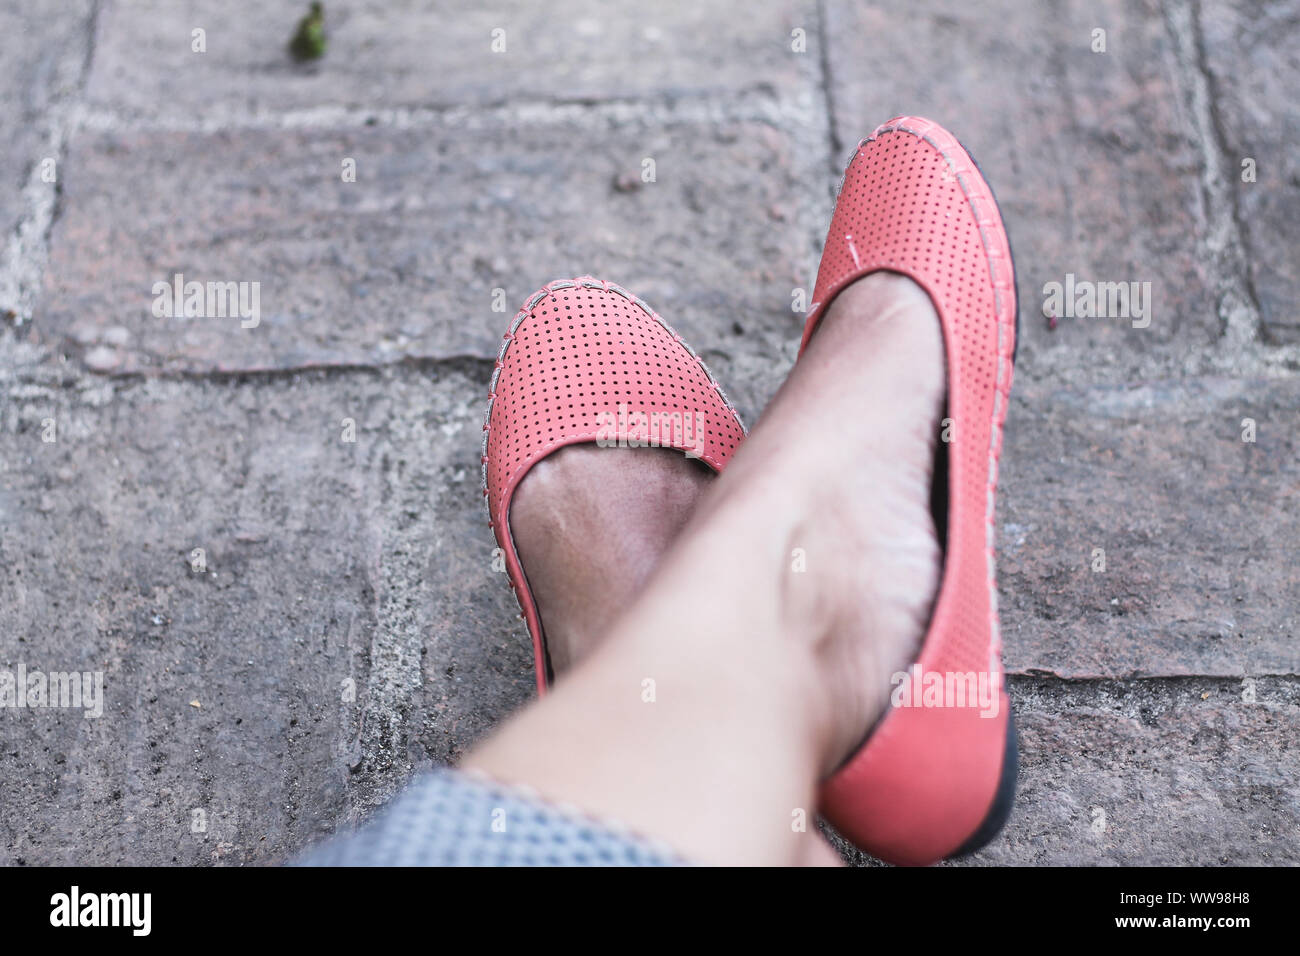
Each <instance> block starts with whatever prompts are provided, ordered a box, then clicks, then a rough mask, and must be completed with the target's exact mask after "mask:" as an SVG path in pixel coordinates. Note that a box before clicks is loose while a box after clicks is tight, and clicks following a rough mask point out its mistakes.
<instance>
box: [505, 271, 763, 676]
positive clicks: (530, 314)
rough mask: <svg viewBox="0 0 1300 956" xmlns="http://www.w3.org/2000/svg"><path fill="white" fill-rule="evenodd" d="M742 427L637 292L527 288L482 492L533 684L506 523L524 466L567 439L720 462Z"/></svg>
mask: <svg viewBox="0 0 1300 956" xmlns="http://www.w3.org/2000/svg"><path fill="white" fill-rule="evenodd" d="M744 436H745V429H744V426H743V425H742V424H741V423H740V418H739V417H738V416H737V415H736V410H735V409H734V408H732V406H731V403H730V402H729V401H728V400H727V397H726V396H725V395H724V394H723V393H722V389H720V388H719V387H718V383H717V382H716V381H715V380H714V378H713V376H712V374H710V372H709V370H708V368H707V367H705V365H704V362H702V361H701V360H700V358H699V357H698V356H697V355H696V354H695V352H694V351H692V350H691V348H690V346H688V345H687V344H686V343H685V342H683V341H682V339H681V337H680V336H678V335H677V333H676V332H674V331H673V330H672V329H671V328H670V327H669V326H668V324H667V323H666V322H664V320H663V319H661V318H660V317H659V316H658V315H656V314H655V313H654V312H653V311H652V310H651V308H650V306H648V305H646V304H645V302H643V301H642V300H641V299H639V298H637V297H636V296H634V295H632V294H631V293H630V292H628V291H627V290H625V289H623V288H621V287H619V286H617V285H614V284H613V283H610V282H602V281H601V280H600V279H593V278H591V277H590V276H581V277H579V278H577V279H568V280H563V281H561V280H556V281H554V282H551V283H549V284H548V285H546V286H544V287H543V288H542V289H540V290H538V291H537V292H535V293H533V295H531V296H529V297H528V300H527V301H526V302H525V303H524V307H523V308H522V309H520V310H519V312H518V314H517V315H515V318H514V321H513V322H511V323H510V330H509V331H508V332H506V335H505V341H504V342H503V343H502V345H501V352H500V354H498V355H497V361H496V370H495V371H494V372H493V373H492V383H491V385H490V386H489V389H488V407H487V414H486V416H485V420H484V423H483V494H484V496H485V497H486V499H487V506H488V520H489V522H490V524H491V527H492V530H493V533H494V534H495V535H496V539H497V543H498V544H499V545H500V546H501V550H502V552H503V553H504V555H505V564H506V571H507V572H508V574H509V577H510V586H511V587H512V588H513V589H514V592H515V597H516V598H517V599H518V601H519V608H520V610H521V611H522V612H523V614H522V617H523V618H524V620H525V621H526V622H527V623H528V633H529V634H530V635H531V636H532V639H533V655H534V663H535V666H536V671H537V690H538V693H545V692H546V689H547V686H548V684H549V683H550V681H551V680H552V679H553V678H554V674H553V673H552V672H551V668H550V663H549V660H548V658H547V654H546V636H545V634H544V633H543V632H542V622H541V620H540V618H539V617H538V614H537V605H536V603H535V602H534V601H533V596H532V593H531V592H530V591H529V589H528V578H527V575H525V573H524V569H523V567H521V566H520V563H519V555H518V553H517V552H516V551H515V544H514V538H513V536H512V535H511V533H510V501H511V498H512V497H513V495H514V491H515V488H517V487H518V486H519V482H520V481H522V480H523V478H524V475H526V474H527V473H528V469H530V468H532V467H533V465H535V464H537V462H539V461H541V460H542V459H543V458H545V457H546V456H547V455H549V454H551V453H552V452H554V451H557V450H559V449H560V448H563V447H565V446H566V445H575V444H580V443H595V444H600V445H621V446H623V447H627V446H630V445H631V446H644V445H657V446H661V447H665V448H674V449H677V450H680V451H683V452H685V453H686V454H688V455H690V456H691V457H696V458H699V460H700V461H702V462H704V463H705V464H706V465H708V466H709V467H710V468H712V469H713V470H714V471H715V472H721V471H722V469H723V468H724V467H725V466H726V464H727V462H728V460H730V458H731V456H732V455H733V454H734V453H735V451H736V448H738V447H739V445H740V442H741V441H742V439H743V438H744Z"/></svg>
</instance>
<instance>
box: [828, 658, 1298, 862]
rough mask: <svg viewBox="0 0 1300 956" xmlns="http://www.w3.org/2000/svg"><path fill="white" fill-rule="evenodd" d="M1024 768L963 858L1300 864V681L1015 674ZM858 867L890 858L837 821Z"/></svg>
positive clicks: (839, 844) (845, 851)
mask: <svg viewBox="0 0 1300 956" xmlns="http://www.w3.org/2000/svg"><path fill="white" fill-rule="evenodd" d="M1009 689H1010V693H1011V701H1012V706H1013V707H1014V708H1015V715H1016V716H1015V719H1016V731H1017V734H1018V736H1019V740H1020V774H1019V778H1018V780H1017V792H1016V803H1015V806H1014V808H1013V809H1012V813H1011V817H1010V819H1009V820H1008V821H1007V824H1006V826H1005V827H1004V828H1003V830H1002V832H1001V833H1000V834H999V835H998V836H997V837H996V838H994V840H993V841H992V842H991V843H990V844H989V845H988V846H987V847H985V848H984V849H983V850H981V851H979V852H978V853H975V854H973V855H971V856H969V857H965V858H963V859H960V860H955V861H951V862H950V863H948V864H945V865H950V866H1282V865H1291V866H1294V865H1295V864H1296V862H1297V860H1300V842H1297V840H1296V839H1295V834H1296V832H1297V830H1300V786H1297V783H1296V778H1297V774H1298V772H1300V750H1297V748H1296V743H1295V741H1296V738H1297V731H1298V730H1300V684H1298V683H1297V682H1296V681H1295V679H1294V678H1261V679H1259V680H1255V681H1252V682H1249V683H1247V684H1242V683H1240V682H1237V681H1224V680H1212V679H1207V678H1187V679H1181V680H1143V681H1132V682H1123V681H1077V682H1076V681H1058V680H1051V679H1048V680H1043V679H1037V678H1026V677H1013V678H1012V679H1011V682H1010V688H1009ZM828 835H829V836H830V837H831V840H832V842H833V843H834V845H835V846H836V848H837V849H838V850H839V851H840V853H841V855H842V856H843V857H844V859H845V860H846V861H847V862H848V863H850V864H853V865H856V866H880V865H882V864H881V863H880V861H878V860H876V859H874V858H872V857H870V856H868V855H866V854H864V853H862V852H861V851H859V850H858V849H857V848H856V847H853V846H851V845H850V844H848V843H846V842H845V841H844V840H843V839H842V838H840V837H839V836H838V835H837V834H835V833H834V831H828Z"/></svg>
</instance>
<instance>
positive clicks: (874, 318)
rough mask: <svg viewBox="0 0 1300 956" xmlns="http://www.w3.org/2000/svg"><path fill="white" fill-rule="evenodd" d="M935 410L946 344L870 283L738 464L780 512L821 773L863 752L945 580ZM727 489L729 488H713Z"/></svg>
mask: <svg viewBox="0 0 1300 956" xmlns="http://www.w3.org/2000/svg"><path fill="white" fill-rule="evenodd" d="M943 405H944V346H943V338H942V332H941V329H940V326H939V319H938V316H937V314H936V313H935V311H934V306H933V304H932V303H931V301H930V298H929V296H928V295H927V294H926V292H925V291H924V290H923V289H921V288H920V286H918V285H916V284H915V283H914V282H912V281H911V280H910V279H908V278H906V277H905V276H902V275H898V274H896V273H890V272H876V273H872V274H870V275H868V276H865V277H863V278H862V279H859V280H858V281H857V282H854V283H853V284H852V285H850V286H849V287H848V288H846V289H845V290H844V291H843V292H841V293H840V295H838V296H837V297H836V298H835V300H834V301H833V302H832V303H831V305H830V307H829V308H828V309H827V311H826V315H825V316H824V318H823V319H822V322H821V324H820V326H819V328H818V330H817V334H816V335H815V336H814V337H813V339H812V341H811V342H810V343H809V345H808V348H807V350H806V351H805V352H804V354H803V355H802V356H801V357H800V359H799V361H798V363H797V364H796V365H795V368H794V370H793V371H792V372H791V373H790V376H789V378H788V379H787V380H786V382H785V384H784V386H783V387H782V388H781V391H780V392H779V393H778V394H777V396H776V398H774V399H773V401H772V403H771V404H770V405H769V407H768V409H767V411H766V412H765V413H764V417H763V419H762V420H761V421H760V422H759V424H758V425H757V426H756V427H755V429H754V432H753V435H752V436H751V438H750V440H749V442H748V443H747V444H746V446H745V448H744V449H743V451H742V452H741V453H740V454H738V455H737V457H736V459H735V460H734V461H733V463H732V466H731V468H732V470H731V471H730V472H729V474H728V482H727V486H728V487H730V488H732V489H743V488H744V487H745V486H746V484H749V483H751V481H750V480H751V479H753V478H756V477H758V476H760V475H762V476H764V477H762V478H761V480H759V481H755V482H752V483H753V484H754V485H755V486H758V487H773V486H775V487H776V488H777V489H779V491H778V492H777V494H776V495H775V496H774V497H776V498H779V499H781V502H780V503H781V504H782V505H783V506H784V507H783V508H781V509H780V510H774V508H775V506H776V502H775V501H774V503H773V507H771V508H769V509H768V515H769V520H774V521H775V520H785V521H786V522H787V527H788V534H787V538H786V543H785V547H784V549H783V556H782V557H783V566H782V567H780V568H779V569H778V572H779V573H778V576H777V579H776V580H773V581H771V582H769V583H768V586H771V585H773V584H774V585H776V586H777V587H779V588H780V590H781V597H782V602H781V603H782V610H781V614H782V615H783V617H784V619H785V620H786V622H787V626H786V633H788V634H791V635H799V637H798V639H799V640H801V641H805V642H807V644H808V647H809V649H811V650H812V652H813V654H814V657H815V660H816V662H817V675H818V676H817V683H818V685H819V692H820V693H821V694H822V695H823V697H824V699H825V704H826V706H827V713H826V715H825V717H826V720H827V724H826V733H827V736H826V739H825V749H824V752H823V753H822V754H821V757H822V759H821V771H822V773H823V774H828V773H830V772H831V771H832V770H834V769H835V768H836V767H838V766H839V765H840V764H841V763H842V762H843V761H844V760H845V759H846V758H847V757H849V756H850V755H851V754H852V753H853V752H854V751H855V750H857V748H858V747H859V746H860V745H861V743H862V741H863V738H864V737H865V736H866V735H867V732H868V731H869V730H870V728H871V727H872V725H873V724H874V723H875V722H876V720H877V719H878V718H879V717H880V716H881V714H882V712H883V711H884V709H885V706H886V704H887V703H888V700H889V694H890V689H891V679H892V678H893V675H895V674H897V673H899V672H904V671H906V670H907V669H908V667H909V666H910V665H911V663H912V661H913V660H915V658H916V656H917V653H918V651H919V649H920V645H921V641H922V639H923V637H924V635H925V632H926V627H927V624H928V622H929V618H930V609H931V604H932V602H933V599H934V596H935V593H936V590H937V587H938V583H939V576H940V570H941V551H940V545H939V541H938V538H937V536H936V529H935V524H934V518H933V516H932V514H931V510H930V497H931V480H932V475H933V470H934V460H935V448H936V442H937V441H938V440H939V439H940V433H941V429H940V419H941V417H942V413H943ZM719 491H720V492H725V489H722V488H720V489H719Z"/></svg>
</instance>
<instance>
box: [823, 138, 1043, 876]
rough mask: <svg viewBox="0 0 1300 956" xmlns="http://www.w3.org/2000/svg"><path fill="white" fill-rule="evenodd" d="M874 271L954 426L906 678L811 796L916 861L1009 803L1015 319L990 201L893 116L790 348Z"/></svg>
mask: <svg viewBox="0 0 1300 956" xmlns="http://www.w3.org/2000/svg"><path fill="white" fill-rule="evenodd" d="M882 269H883V270H889V271H891V272H898V273H901V274H903V275H905V276H907V277H908V278H910V279H912V280H913V281H914V282H916V283H917V284H918V285H920V286H921V287H922V288H923V289H925V290H926V291H927V292H928V293H929V295H930V298H931V300H933V302H934V307H935V311H936V312H937V313H938V315H939V320H940V322H941V324H942V327H943V340H944V347H945V350H946V353H947V375H948V394H947V409H946V411H945V413H944V415H945V417H947V418H950V419H951V420H952V428H951V435H952V439H951V441H950V442H949V443H947V444H944V445H940V448H939V454H938V458H937V460H936V469H935V475H936V481H937V482H938V483H940V487H939V490H938V496H939V497H938V500H939V504H937V505H936V514H935V522H936V527H937V528H938V529H939V535H940V540H941V542H942V543H943V545H944V548H943V576H942V579H941V583H940V585H939V593H938V596H937V598H936V600H935V604H934V609H933V616H932V617H931V620H930V626H929V630H928V632H927V633H926V635H925V640H924V642H923V643H922V645H921V651H920V654H919V656H918V657H917V659H916V661H915V662H914V663H913V665H912V672H911V674H910V675H909V676H910V678H911V679H910V680H909V681H908V682H907V684H905V685H902V686H900V687H897V688H896V692H895V695H894V697H893V698H891V704H892V706H890V707H887V708H886V710H885V713H884V714H883V715H882V716H881V718H880V719H879V720H878V721H877V723H876V725H875V727H874V728H873V729H872V731H871V734H870V736H869V737H868V738H867V742H866V743H865V744H864V745H863V746H862V748H861V749H860V750H858V752H857V753H856V754H854V755H853V756H852V757H851V758H849V760H848V761H847V762H846V763H845V764H844V766H842V767H841V768H840V769H839V770H838V771H837V772H836V773H835V774H834V775H833V776H832V777H831V778H830V779H829V780H827V781H826V782H825V783H824V784H823V786H822V791H821V810H822V813H823V815H824V816H825V817H826V819H827V820H829V821H830V823H831V824H832V825H833V826H834V827H835V828H836V829H837V830H839V831H840V832H841V833H842V834H843V835H844V836H845V837H847V838H848V839H850V840H852V841H853V842H854V843H855V844H857V845H858V846H859V847H861V848H862V849H863V850H866V851H867V852H869V853H871V854H873V855H875V856H877V857H879V858H881V859H883V860H887V861H889V862H893V863H900V864H913V865H920V864H927V863H933V862H935V861H937V860H940V859H943V858H945V857H948V856H953V855H960V854H963V853H967V852H973V851H974V850H976V849H979V847H981V846H983V845H984V844H985V843H987V842H988V841H989V840H990V839H992V837H993V836H994V835H995V834H996V833H997V832H998V830H999V829H1001V827H1002V824H1003V823H1004V822H1005V821H1006V818H1007V816H1008V815H1009V813H1010V810H1011V803H1012V801H1013V799H1014V796H1015V783H1016V768H1017V747H1016V735H1015V725H1014V723H1013V722H1012V718H1011V702H1010V700H1009V698H1008V697H1007V693H1006V689H1005V687H1004V681H1003V671H1002V660H1001V655H1002V641H1001V635H1000V633H999V629H998V610H997V598H998V593H997V581H996V571H995V565H994V542H995V537H996V526H995V524H994V518H993V502H994V495H995V491H996V488H997V480H998V458H999V456H1000V454H1001V451H1002V423H1003V420H1004V418H1005V417H1006V410H1007V397H1008V395H1009V394H1010V390H1011V377H1012V368H1013V365H1014V361H1015V347H1016V338H1017V320H1018V310H1017V306H1016V283H1015V267H1014V264H1013V262H1012V259H1011V247H1010V243H1009V241H1008V239H1007V234H1006V230H1005V229H1004V228H1003V225H1002V218H1001V216H1000V214H999V212H998V206H997V201H996V200H995V199H994V197H993V191H992V189H991V188H990V187H989V185H988V183H987V182H985V181H984V177H983V175H981V173H980V171H979V168H978V167H977V166H976V164H975V161H974V160H973V159H972V158H971V157H970V155H969V154H968V153H967V152H966V150H965V149H964V148H963V147H962V145H961V143H959V142H958V141H957V139H956V137H954V136H953V135H952V134H951V133H949V132H948V131H947V130H945V129H943V127H941V126H939V125H938V124H936V123H933V122H931V121H929V120H925V119H920V118H918V117H914V116H903V117H899V118H897V119H892V120H890V121H889V122H888V123H886V124H885V125H883V126H881V127H880V128H879V129H877V130H876V131H875V132H874V133H872V134H871V136H869V137H868V138H867V139H865V140H863V141H862V142H861V143H859V144H858V148H857V151H856V152H855V153H854V156H853V158H852V160H851V161H850V162H849V165H848V168H847V169H846V170H845V172H844V182H843V184H842V186H841V187H840V195H839V199H838V201H837V203H836V207H835V213H834V215H833V217H832V219H831V226H830V231H829V232H828V234H827V236H826V247H825V251H824V252H823V253H822V261H821V266H820V268H819V270H818V273H817V285H816V288H815V289H814V291H813V305H812V308H811V312H810V315H809V316H808V322H807V325H806V327H805V329H804V335H803V343H802V346H801V351H802V349H803V348H806V347H807V345H808V342H809V340H810V339H811V338H812V336H813V334H814V332H815V331H816V328H817V323H818V321H819V320H820V319H821V317H822V315H823V314H824V313H825V311H826V307H827V305H829V304H830V302H831V301H832V300H833V299H834V298H835V296H836V295H837V294H839V292H840V291H841V290H843V289H844V288H846V287H847V286H848V285H849V284H850V283H852V282H854V281H856V280H857V279H860V278H862V277H863V276H865V275H867V274H868V273H871V272H877V271H879V270H882ZM945 474H946V488H943V487H941V485H942V483H944V476H945ZM945 491H946V494H944V492H945ZM934 675H938V677H937V679H938V680H941V681H942V684H941V685H938V684H936V683H935V681H936V678H935V676H934ZM971 680H974V681H975V684H973V685H972V684H971ZM981 682H982V684H983V688H984V689H985V696H984V703H983V704H981V703H980V697H981V694H980V692H979V689H978V688H980V686H981ZM904 687H905V688H906V695H904V694H903V693H902V691H903V688H904ZM936 688H937V690H936ZM970 690H974V694H973V696H974V697H975V701H974V702H971V701H970V700H969V696H971V695H968V694H967V691H970ZM995 701H996V706H993V702H995ZM900 703H901V704H902V706H900V705H899V704H900ZM991 711H992V713H990V712H991Z"/></svg>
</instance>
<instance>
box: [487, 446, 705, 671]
mask: <svg viewBox="0 0 1300 956" xmlns="http://www.w3.org/2000/svg"><path fill="white" fill-rule="evenodd" d="M713 478H714V473H713V471H712V470H711V469H710V468H709V467H708V466H707V465H704V464H703V463H702V462H699V461H698V460H692V459H690V458H687V457H686V455H684V454H683V453H682V452H679V451H675V450H672V449H667V448H600V447H598V446H596V445H590V444H583V445H569V446H568V447H566V448H561V449H560V450H559V451H558V452H556V453H555V454H553V455H549V456H547V457H546V458H544V459H542V460H541V461H540V462H538V463H537V464H536V465H534V466H533V467H532V468H531V469H529V471H528V473H527V474H526V475H525V476H524V479H523V481H521V482H520V483H519V487H518V489H516V491H515V495H514V500H513V502H512V504H511V508H510V528H511V532H512V534H513V535H514V540H515V547H516V549H517V550H518V552H519V561H520V564H521V565H522V566H523V569H524V573H525V574H526V575H527V577H528V586H529V589H530V590H531V591H532V595H533V600H534V601H535V602H536V604H537V610H538V615H539V617H540V618H541V620H542V624H543V633H544V635H545V639H546V649H547V655H548V657H549V658H550V661H551V667H552V668H553V669H554V672H555V675H556V679H557V680H559V679H560V678H561V677H562V675H563V674H564V673H565V672H566V671H567V670H569V668H571V667H572V666H573V665H574V664H576V663H577V662H578V661H579V660H581V659H582V658H583V657H585V656H587V654H589V653H590V652H591V651H592V650H594V649H595V647H596V646H597V645H598V644H599V643H600V642H601V640H603V639H604V638H605V637H606V636H608V634H609V633H610V630H611V625H612V624H613V623H614V620H615V619H616V618H617V617H618V616H619V615H620V614H621V613H622V612H623V611H624V610H625V609H626V608H627V607H628V606H630V605H631V604H632V603H633V601H634V600H635V598H636V596H637V595H638V594H639V593H640V592H641V591H642V590H643V589H644V588H645V584H646V581H647V580H648V579H649V577H650V574H651V572H652V571H653V570H654V569H655V567H656V566H657V565H658V563H659V559H660V558H661V557H662V556H663V554H664V552H665V551H667V550H668V546H669V545H670V544H672V542H673V541H674V540H675V539H676V538H677V536H678V535H679V534H681V532H682V529H683V528H685V527H686V523H687V522H688V521H689V520H690V517H691V513H692V512H693V511H694V510H695V506H696V505H697V504H698V503H699V500H700V498H701V496H703V494H704V492H705V491H706V490H707V489H708V486H709V483H710V482H711V481H712V480H713Z"/></svg>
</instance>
